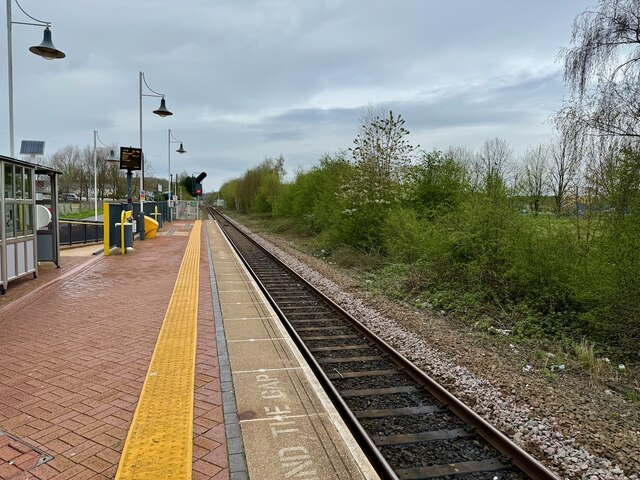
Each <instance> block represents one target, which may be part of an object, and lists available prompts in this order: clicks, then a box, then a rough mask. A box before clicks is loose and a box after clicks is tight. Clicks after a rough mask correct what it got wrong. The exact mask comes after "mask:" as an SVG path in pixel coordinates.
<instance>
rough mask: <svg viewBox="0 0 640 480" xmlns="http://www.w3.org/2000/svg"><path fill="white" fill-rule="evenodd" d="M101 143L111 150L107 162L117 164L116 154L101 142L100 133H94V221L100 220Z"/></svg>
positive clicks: (95, 131)
mask: <svg viewBox="0 0 640 480" xmlns="http://www.w3.org/2000/svg"><path fill="white" fill-rule="evenodd" d="M97 142H100V143H101V144H102V145H103V146H104V147H105V148H108V149H110V153H109V156H108V157H107V162H117V161H118V159H117V158H116V154H115V152H114V151H113V149H112V148H111V147H109V145H107V144H106V143H104V142H103V141H102V140H100V137H99V136H98V131H97V130H94V131H93V212H94V213H93V219H94V220H98V148H97V147H98V144H97Z"/></svg>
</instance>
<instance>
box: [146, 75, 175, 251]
mask: <svg viewBox="0 0 640 480" xmlns="http://www.w3.org/2000/svg"><path fill="white" fill-rule="evenodd" d="M143 83H144V85H145V87H147V90H149V91H150V92H151V93H142V84H143ZM138 84H139V94H140V150H142V165H141V166H140V214H141V215H140V217H141V218H140V220H141V222H142V223H140V225H142V227H141V229H140V240H144V208H143V205H144V200H143V197H144V195H143V192H144V150H143V148H142V97H159V98H161V100H160V106H159V107H158V108H157V109H156V110H154V111H153V113H155V114H156V115H158V116H159V117H168V116H169V115H173V113H172V112H170V111H169V110H167V106H166V104H165V102H164V93H158V92H156V91H155V90H153V89H152V88H151V87H150V86H149V84H148V83H147V81H146V79H145V78H144V72H139V78H138Z"/></svg>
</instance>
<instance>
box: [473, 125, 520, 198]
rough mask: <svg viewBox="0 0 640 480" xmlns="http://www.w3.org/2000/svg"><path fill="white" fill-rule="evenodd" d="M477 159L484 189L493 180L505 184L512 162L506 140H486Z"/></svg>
mask: <svg viewBox="0 0 640 480" xmlns="http://www.w3.org/2000/svg"><path fill="white" fill-rule="evenodd" d="M478 158H479V163H480V165H479V166H480V176H481V178H482V183H483V185H484V186H485V187H486V186H487V185H489V183H490V182H491V181H495V180H498V181H500V182H503V183H504V182H506V177H507V175H508V174H509V173H511V170H512V160H513V150H512V149H511V147H510V146H509V144H508V143H507V141H506V140H504V139H502V138H498V137H496V138H491V139H488V140H486V141H485V142H484V144H483V145H482V149H481V150H480V154H479V157H478Z"/></svg>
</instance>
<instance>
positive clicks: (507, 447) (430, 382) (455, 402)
mask: <svg viewBox="0 0 640 480" xmlns="http://www.w3.org/2000/svg"><path fill="white" fill-rule="evenodd" d="M207 208H208V209H209V211H210V213H211V212H215V214H216V215H219V216H220V217H222V218H223V219H224V220H225V221H226V222H228V223H229V224H231V226H233V228H235V229H236V230H237V231H238V232H240V234H241V235H242V236H243V237H245V238H246V239H247V240H249V241H250V242H251V243H252V244H253V245H255V246H256V247H257V248H258V249H259V250H260V251H262V252H264V254H265V255H267V256H268V257H269V258H271V259H272V260H274V261H275V262H276V263H277V264H278V266H280V267H281V268H283V269H284V270H286V271H287V272H288V273H289V274H291V275H292V276H293V277H294V278H295V279H296V280H298V281H300V282H301V283H302V284H303V285H305V286H306V287H307V288H309V289H310V290H311V291H313V293H315V294H317V295H318V296H320V297H321V298H322V299H323V300H324V301H325V302H327V304H328V305H329V306H330V307H331V308H334V309H335V310H337V311H338V312H339V313H340V314H342V315H343V316H345V317H346V318H347V319H349V321H350V322H351V323H352V325H353V326H354V327H355V328H356V329H357V330H359V331H360V332H361V333H362V334H364V335H365V336H366V337H367V338H368V339H369V340H370V341H371V342H372V343H374V344H376V345H377V346H378V347H380V349H381V350H382V351H383V352H384V353H386V354H388V355H389V356H390V357H391V358H392V359H393V361H394V362H395V363H396V364H398V365H399V366H400V367H402V368H405V369H406V373H408V374H409V375H410V376H411V377H413V378H414V379H415V380H417V381H418V382H420V383H421V384H423V385H424V386H425V387H426V389H427V391H428V392H429V393H431V394H432V395H433V396H434V397H435V398H436V399H438V400H439V401H440V402H441V403H443V404H444V405H445V406H446V407H447V408H449V409H450V410H451V411H452V412H453V413H455V414H456V415H457V416H458V417H459V418H461V419H462V420H463V421H465V422H466V423H467V424H469V425H471V426H472V427H474V428H475V430H476V432H477V433H478V434H479V435H480V436H481V437H482V438H484V439H485V440H486V441H487V442H489V443H490V444H491V445H493V446H494V447H495V448H496V449H497V450H498V451H500V452H501V453H502V454H503V455H505V456H506V457H508V458H509V459H510V460H511V461H512V462H513V464H514V465H516V466H517V467H518V468H520V469H521V470H522V471H523V472H524V473H526V474H527V475H529V476H530V477H531V478H533V479H535V480H559V477H558V476H556V475H555V474H554V473H553V472H551V471H550V470H549V469H547V468H546V467H545V466H544V465H542V463H540V462H539V461H538V460H536V459H535V458H534V457H532V456H531V455H530V454H529V453H527V452H526V451H525V450H523V449H522V448H520V447H519V446H518V445H516V444H515V443H514V442H512V441H511V440H510V439H509V438H508V437H507V436H506V435H504V434H503V433H502V432H501V431H500V430H498V429H497V428H495V427H494V426H493V425H491V424H490V423H489V422H487V421H486V420H485V419H484V418H483V417H481V416H480V415H478V414H477V413H476V412H475V411H473V410H472V409H471V408H469V407H468V406H467V405H465V404H464V403H463V402H462V401H461V400H459V399H458V398H457V397H455V396H454V395H453V394H452V393H450V392H449V391H448V390H446V389H445V388H444V387H442V386H441V385H440V384H439V383H438V382H436V381H435V380H434V379H433V378H431V377H430V376H429V375H427V374H426V373H425V372H423V371H422V370H421V369H420V368H418V367H417V366H416V365H415V364H414V363H413V362H411V361H410V360H408V359H407V358H406V357H404V356H403V355H401V354H400V353H399V352H398V351H396V350H395V349H394V348H393V347H392V346H391V345H389V344H388V343H387V342H386V341H385V340H383V339H382V338H380V337H379V336H378V335H376V334H375V333H374V332H373V331H371V330H370V329H369V328H367V327H366V326H364V325H363V324H362V323H360V322H359V321H358V320H356V319H355V318H353V316H352V315H351V314H349V313H348V312H347V311H346V310H344V309H343V308H342V307H341V306H340V305H338V304H336V303H335V302H334V301H333V300H332V299H330V298H329V297H327V296H326V295H325V294H324V293H323V292H321V291H320V290H318V289H316V288H315V287H314V286H313V285H311V284H310V283H309V282H308V281H306V280H305V279H304V278H302V277H301V276H300V275H299V274H298V273H297V272H295V271H294V270H292V269H291V268H290V267H289V266H287V265H286V264H284V263H283V262H282V261H281V260H279V259H278V258H276V257H275V256H274V255H273V254H271V253H270V252H268V251H267V250H266V249H265V248H264V247H262V246H261V245H260V244H258V243H257V242H256V241H255V240H253V239H252V238H251V237H249V236H248V235H247V234H246V233H244V232H243V231H242V230H241V229H239V228H238V227H236V226H235V222H234V221H233V220H231V219H229V218H228V217H227V216H225V215H223V214H221V213H220V212H218V211H217V210H215V209H214V208H212V207H209V206H207ZM211 215H212V216H213V215H214V214H213V213H211ZM214 218H215V217H214ZM222 231H223V233H224V234H225V236H226V237H227V238H228V239H229V242H230V243H231V245H232V246H233V248H234V249H235V250H236V252H237V253H238V255H239V256H240V258H241V259H242V262H243V263H244V264H245V265H246V266H247V269H248V270H249V271H250V272H251V274H252V276H253V277H254V278H255V279H256V281H257V282H258V285H259V286H260V288H261V290H262V291H263V292H264V293H265V295H266V297H267V299H268V300H269V303H270V304H271V305H272V306H273V307H274V310H275V311H276V313H277V314H278V316H279V317H280V318H281V319H282V320H283V323H284V325H285V327H286V328H287V331H289V333H290V334H291V335H292V338H294V341H295V343H296V345H298V347H299V348H300V349H301V352H302V353H303V355H304V356H305V358H306V359H307V361H309V363H310V365H311V367H312V369H313V370H314V373H316V374H317V375H318V376H319V379H321V380H322V381H321V383H322V384H323V386H324V387H326V388H327V389H328V390H329V391H330V392H331V395H330V397H331V398H332V400H333V399H334V397H335V398H336V401H337V404H338V405H339V406H340V409H339V411H340V413H341V414H342V413H343V410H344V413H345V415H346V417H347V418H348V419H349V420H348V421H347V418H345V422H347V423H348V424H349V425H350V426H351V425H352V424H353V425H354V426H355V429H356V432H358V434H359V435H362V436H364V437H365V438H366V441H365V442H364V443H365V445H366V446H367V448H366V451H367V452H368V451H369V449H370V448H373V449H374V450H375V452H376V454H375V457H376V458H377V457H380V459H381V460H382V462H383V465H386V467H388V468H389V469H390V468H391V467H390V466H389V465H388V463H387V462H386V460H385V459H384V458H383V457H382V455H381V454H380V452H379V450H378V448H377V447H376V446H375V444H374V443H373V441H372V440H371V439H370V437H369V435H368V434H367V433H366V432H365V431H364V429H363V428H362V426H361V425H360V422H359V421H358V420H357V418H356V417H355V416H354V415H353V413H352V412H351V410H350V409H349V407H348V406H347V405H346V403H345V402H344V400H343V399H342V396H340V394H339V393H338V391H337V390H336V389H335V387H334V386H333V384H332V383H331V381H330V380H329V378H328V377H327V376H326V374H325V372H324V371H323V370H322V368H321V367H320V365H319V364H318V363H317V361H316V360H315V358H314V357H313V354H312V353H311V352H310V351H309V349H308V348H307V346H306V345H305V344H304V342H303V340H302V339H301V338H300V337H299V336H298V335H297V333H296V332H295V329H294V327H293V326H292V325H291V324H290V322H289V321H288V319H287V318H286V316H285V314H284V313H283V312H282V311H281V310H280V308H279V307H278V305H277V304H276V302H275V300H274V299H273V298H272V297H271V295H270V294H269V292H268V291H267V289H266V287H265V286H264V285H263V284H262V282H261V281H260V280H259V279H258V278H257V275H256V274H255V272H254V271H253V269H252V268H251V267H250V266H249V264H248V262H247V260H246V259H245V258H244V256H243V255H242V254H241V253H240V251H239V249H238V247H237V246H236V245H235V243H234V242H233V241H232V240H231V239H230V238H229V235H227V233H226V232H225V231H224V229H222ZM343 418H344V417H343ZM356 440H358V441H359V442H360V439H358V438H356ZM391 471H392V472H393V470H391ZM385 474H387V475H389V473H388V471H385ZM390 478H398V477H397V476H396V474H395V473H393V476H392V477H390Z"/></svg>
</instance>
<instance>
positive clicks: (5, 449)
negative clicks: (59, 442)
mask: <svg viewBox="0 0 640 480" xmlns="http://www.w3.org/2000/svg"><path fill="white" fill-rule="evenodd" d="M50 460H53V456H52V455H48V454H46V453H45V452H43V451H42V450H40V449H39V448H36V447H34V446H33V445H29V444H28V443H26V442H23V441H22V440H20V439H19V438H17V437H14V436H13V435H11V434H9V433H6V432H0V479H3V480H11V479H12V478H14V477H17V476H18V475H20V474H21V473H22V472H26V471H28V470H31V469H32V468H35V467H37V466H39V465H42V464H43V463H47V462H48V461H50Z"/></svg>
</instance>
